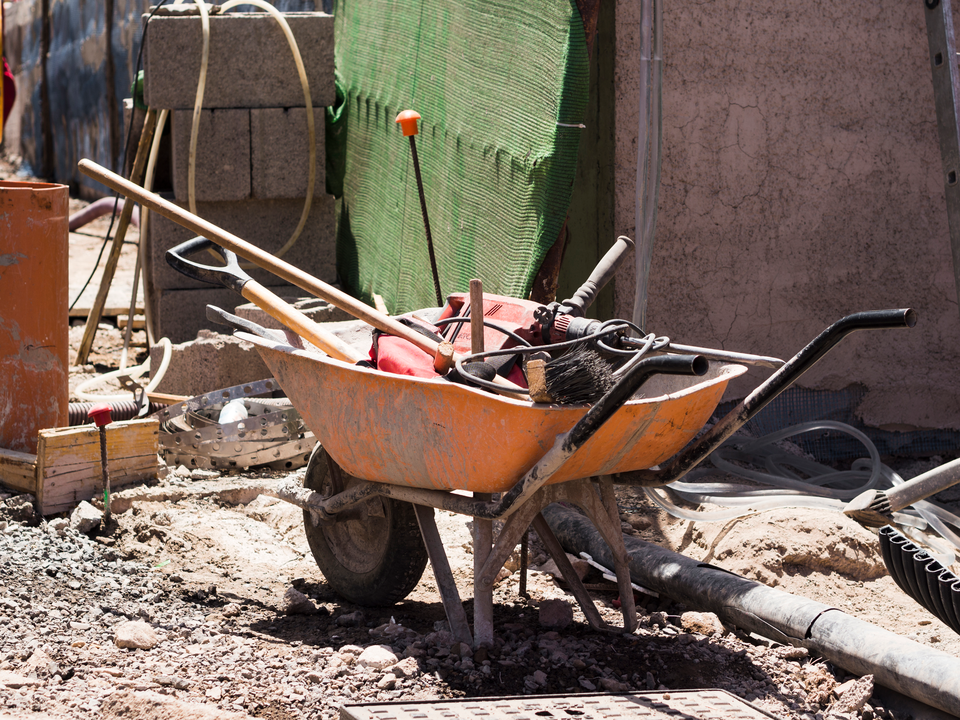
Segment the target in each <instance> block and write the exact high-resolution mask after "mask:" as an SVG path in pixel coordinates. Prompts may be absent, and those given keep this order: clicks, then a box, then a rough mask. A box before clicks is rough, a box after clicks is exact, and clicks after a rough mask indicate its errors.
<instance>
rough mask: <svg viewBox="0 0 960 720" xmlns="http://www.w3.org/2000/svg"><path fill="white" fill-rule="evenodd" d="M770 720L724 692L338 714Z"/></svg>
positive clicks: (479, 702) (379, 707)
mask: <svg viewBox="0 0 960 720" xmlns="http://www.w3.org/2000/svg"><path fill="white" fill-rule="evenodd" d="M772 717H775V716H773V715H771V714H769V713H767V712H765V711H763V710H760V709H759V708H756V707H754V706H753V705H750V704H749V703H747V702H745V701H743V700H741V699H740V698H738V697H736V696H735V695H731V694H730V693H728V692H726V691H723V690H679V691H670V692H649V693H630V694H625V695H606V694H592V695H587V694H585V695H540V696H523V697H500V698H476V699H471V700H435V701H423V702H389V703H361V704H357V705H344V706H343V707H342V708H341V709H340V718H341V720H469V719H470V718H480V719H482V720H547V719H549V718H553V719H554V720H607V718H617V719H618V720H628V719H629V718H643V719H644V720H660V719H661V718H670V720H676V718H684V719H685V720H693V719H694V718H699V719H701V720H714V719H716V720H731V719H732V718H736V719H737V720H769V718H772Z"/></svg>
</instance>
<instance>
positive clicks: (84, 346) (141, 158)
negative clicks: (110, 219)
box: [76, 56, 157, 365]
mask: <svg viewBox="0 0 960 720" xmlns="http://www.w3.org/2000/svg"><path fill="white" fill-rule="evenodd" d="M111 57H112V56H111ZM156 125H157V111H156V110H154V109H153V108H151V109H149V110H147V116H146V117H145V118H144V120H143V130H142V132H141V135H140V144H139V146H138V147H137V156H136V158H135V159H134V161H133V170H132V171H131V174H130V179H131V180H133V182H135V183H142V182H143V173H144V171H145V169H146V167H147V156H148V155H149V154H150V144H151V143H152V142H153V132H154V129H155V128H156ZM132 215H133V203H132V202H125V203H124V204H123V210H122V211H121V212H120V223H119V225H118V226H117V234H116V235H114V237H113V244H112V245H111V246H110V253H109V254H108V255H107V263H106V265H105V266H104V268H103V275H102V276H101V278H100V289H99V290H98V291H97V297H96V299H95V300H94V301H93V307H91V308H90V314H89V315H87V324H86V327H85V328H84V331H83V339H82V340H81V341H80V349H79V350H78V351H77V363H76V364H77V365H86V363H87V358H88V357H89V356H90V350H91V348H93V339H94V337H95V336H96V334H97V326H98V325H99V324H100V318H101V317H103V309H104V307H106V304H107V295H108V294H109V292H110V283H112V282H113V275H114V273H116V271H117V263H119V261H120V251H121V250H122V249H123V239H124V238H125V237H126V235H127V228H128V227H129V226H130V218H131V217H132Z"/></svg>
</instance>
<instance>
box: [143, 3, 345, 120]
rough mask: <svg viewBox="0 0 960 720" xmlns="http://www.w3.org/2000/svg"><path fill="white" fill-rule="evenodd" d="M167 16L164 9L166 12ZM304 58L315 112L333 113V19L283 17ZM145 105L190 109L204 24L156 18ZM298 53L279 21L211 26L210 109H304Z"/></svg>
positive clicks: (256, 16) (256, 18)
mask: <svg viewBox="0 0 960 720" xmlns="http://www.w3.org/2000/svg"><path fill="white" fill-rule="evenodd" d="M164 10H166V9H164ZM284 17H285V18H286V20H287V22H288V24H289V25H290V30H291V31H292V33H293V36H294V38H295V40H296V42H297V46H298V48H299V50H300V56H301V57H302V58H303V64H304V68H305V70H306V74H307V80H308V83H309V86H310V96H311V102H312V103H313V105H314V106H323V105H332V104H333V103H334V99H335V91H334V85H333V16H331V15H326V14H324V13H317V12H304V13H286V14H285V15H284ZM144 38H145V39H144V42H145V46H144V58H143V67H144V97H145V98H146V102H147V105H149V106H150V107H155V108H168V109H188V108H193V105H194V100H195V96H196V91H197V82H198V80H199V77H200V59H201V49H202V44H203V40H202V33H201V28H200V17H199V16H197V15H193V16H191V15H188V14H186V13H183V12H176V11H175V12H173V13H171V14H166V15H161V14H157V15H155V16H154V17H153V18H151V19H150V21H149V23H148V24H147V29H146V34H145V36H144ZM304 106H305V102H304V99H303V89H302V87H301V85H300V78H299V75H298V74H297V68H296V64H295V63H294V59H293V53H292V52H291V50H290V46H289V44H288V43H287V40H286V37H285V35H284V34H283V31H282V29H281V28H280V26H279V24H278V23H277V21H276V20H274V19H273V18H272V17H270V16H269V15H267V14H266V13H227V14H224V15H214V16H212V17H211V18H210V54H209V64H208V69H207V80H206V87H205V89H204V95H203V107H205V108H244V107H304Z"/></svg>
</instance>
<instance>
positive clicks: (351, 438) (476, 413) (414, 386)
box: [243, 333, 746, 493]
mask: <svg viewBox="0 0 960 720" xmlns="http://www.w3.org/2000/svg"><path fill="white" fill-rule="evenodd" d="M243 337H244V339H247V340H249V341H250V342H253V343H255V344H256V345H257V349H258V350H259V352H260V355H261V356H262V357H263V360H264V362H265V363H266V364H267V366H268V367H269V368H270V371H271V372H272V373H273V376H274V377H275V378H276V379H277V382H279V384H280V386H281V387H282V388H283V390H284V392H285V393H286V394H287V397H289V398H290V400H291V402H292V403H293V404H294V406H295V407H296V408H297V410H298V411H299V412H300V414H301V416H302V417H303V419H304V422H305V423H306V425H307V427H308V428H309V429H310V430H311V431H312V432H313V433H314V434H315V435H316V437H317V439H318V440H319V441H320V442H321V444H322V445H323V446H324V448H325V449H326V451H327V452H328V453H329V454H330V456H331V457H332V458H333V460H334V461H336V463H337V464H338V465H339V466H340V467H341V468H342V469H343V470H344V471H346V472H347V473H348V474H350V475H352V476H354V477H357V478H362V479H364V480H370V481H374V482H383V483H390V484H395V485H406V486H410V487H418V488H428V489H436V490H466V491H471V492H481V493H497V492H506V491H507V490H509V489H510V488H511V487H513V486H514V484H516V482H517V481H518V480H519V479H520V478H521V477H522V476H523V475H524V473H526V471H527V470H529V469H530V468H531V467H533V466H534V465H535V464H536V463H537V461H538V460H540V458H541V457H542V456H543V455H544V454H545V453H546V452H547V450H549V449H550V447H551V446H552V445H553V443H554V441H555V440H556V437H557V435H559V434H561V433H564V432H566V431H568V430H569V429H570V428H571V427H573V425H574V424H576V422H577V421H578V420H579V419H580V418H582V417H583V415H584V414H585V413H586V411H587V410H588V409H589V406H587V405H547V404H542V403H533V402H529V401H526V402H525V401H521V400H514V399H511V398H507V397H504V396H501V395H495V394H492V393H488V392H484V391H482V390H479V389H476V388H472V387H467V386H463V385H457V384H454V383H451V382H449V381H447V380H444V379H441V378H436V379H421V378H415V377H410V376H406V375H395V374H390V373H384V372H380V371H377V370H373V369H370V368H363V367H360V366H356V365H349V364H347V363H344V362H341V361H339V360H335V359H333V358H330V357H328V356H326V355H321V354H318V353H314V352H310V351H307V350H301V349H297V348H294V347H291V346H289V345H286V344H283V343H279V342H277V343H273V342H270V341H269V340H264V339H262V338H259V337H255V336H252V335H247V334H246V333H243ZM744 372H746V368H745V367H744V366H742V365H735V364H719V363H712V364H711V369H710V371H709V372H708V373H707V375H705V376H702V377H684V376H675V375H662V376H656V377H654V378H652V379H651V380H649V381H648V382H647V383H646V384H645V385H644V386H643V387H642V388H641V392H640V393H638V394H637V396H635V397H634V398H632V399H631V400H629V401H628V402H627V403H626V404H625V405H624V406H623V407H622V408H621V409H620V410H619V411H618V412H617V413H616V414H615V415H614V416H613V417H612V418H611V420H610V421H609V422H607V423H606V424H605V425H603V427H601V428H600V429H599V430H598V431H597V432H596V434H595V435H594V436H593V437H591V438H590V440H588V441H587V443H586V444H585V445H584V446H583V447H582V448H580V449H579V450H578V451H577V453H576V454H575V455H573V457H571V458H570V459H569V460H568V461H567V462H566V463H565V464H564V466H563V467H562V468H561V469H560V470H559V471H558V472H557V473H556V474H555V475H554V476H553V477H552V478H551V479H550V483H559V482H564V481H567V480H574V479H579V478H588V477H593V476H596V475H606V474H611V473H620V472H627V471H632V470H640V469H646V468H650V467H652V466H654V465H657V464H658V463H661V462H663V461H664V460H666V459H668V458H670V457H671V456H673V455H674V454H675V453H676V452H677V451H679V450H680V449H681V448H682V447H683V446H684V445H686V444H687V443H688V442H689V441H690V440H691V439H692V438H693V437H694V436H695V435H696V434H697V433H698V432H699V431H700V429H701V428H702V427H703V426H704V425H705V424H706V422H707V421H708V420H709V419H710V416H711V415H712V414H713V412H714V410H715V409H716V407H717V405H718V404H719V402H720V399H721V397H722V396H723V393H724V390H725V389H726V387H727V383H728V382H729V381H730V380H731V379H733V378H735V377H737V376H739V375H741V374H742V373H744Z"/></svg>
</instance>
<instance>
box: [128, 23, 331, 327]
mask: <svg viewBox="0 0 960 720" xmlns="http://www.w3.org/2000/svg"><path fill="white" fill-rule="evenodd" d="M186 12H187V13H189V11H186ZM284 17H285V18H286V19H287V21H288V22H289V24H290V27H291V30H292V31H293V33H294V36H295V38H296V40H297V43H298V45H299V48H300V53H301V56H302V58H303V61H304V65H305V68H306V73H307V76H308V78H309V84H310V96H311V102H312V104H313V119H314V130H315V142H316V162H315V171H314V172H315V179H314V191H313V197H312V199H311V206H310V208H309V214H308V216H307V219H306V222H305V224H304V226H303V229H302V231H301V232H300V234H299V236H298V237H297V238H296V239H295V240H294V241H293V243H292V244H290V241H291V239H292V236H293V233H294V231H295V229H296V228H297V226H298V224H299V223H300V220H301V217H302V215H303V213H304V207H305V199H306V196H307V186H308V177H309V140H308V138H309V135H308V124H307V111H306V105H305V100H304V93H303V90H302V87H301V84H300V81H299V78H298V76H297V72H296V69H295V65H294V62H293V59H292V55H291V53H290V49H289V46H288V44H287V41H286V39H285V37H284V35H283V33H282V31H281V29H280V27H279V25H278V24H277V22H276V21H275V20H274V19H273V18H272V17H270V16H269V15H266V14H263V13H249V14H239V13H237V14H233V13H231V14H228V15H225V16H214V17H211V21H210V61H209V69H208V74H207V84H206V88H205V91H204V96H203V109H202V110H201V112H200V117H199V127H198V135H197V147H196V173H195V184H194V192H195V194H194V197H195V200H196V213H197V215H199V216H200V217H202V218H203V219H205V220H207V221H209V222H211V223H213V224H214V225H217V226H219V227H221V228H223V229H224V230H227V231H228V232H231V233H233V234H235V235H237V236H239V237H241V238H243V239H244V240H246V241H248V242H250V243H252V244H254V245H256V246H257V247H259V248H262V249H264V250H266V251H268V252H270V253H273V254H275V255H279V256H282V258H283V260H285V261H287V262H289V263H291V264H293V265H295V266H296V267H298V268H300V269H301V270H303V271H305V272H307V273H309V274H311V275H313V276H315V277H318V278H320V279H322V280H324V281H326V282H329V283H333V282H335V280H336V269H335V268H336V258H335V242H334V237H335V225H336V211H335V206H334V199H333V197H332V196H329V195H327V194H326V193H325V182H324V173H323V169H324V165H325V154H324V143H323V138H324V112H325V108H324V106H325V105H327V104H329V103H331V102H333V99H334V93H333V18H332V17H331V16H329V15H325V14H323V13H288V14H286V15H285V16H284ZM145 38H146V39H145V46H144V96H145V98H146V101H147V103H148V104H149V105H150V106H151V107H155V108H158V109H168V110H170V111H171V113H170V123H171V126H170V145H171V152H170V157H171V161H170V162H171V168H170V173H169V174H170V177H171V178H172V183H171V184H172V187H171V188H170V190H171V191H172V192H171V193H170V194H172V196H173V200H174V202H176V204H178V205H179V206H181V207H183V208H188V204H189V203H188V200H189V189H188V167H189V154H190V134H191V128H192V124H193V105H194V99H195V96H196V82H197V76H198V73H199V58H200V55H201V49H202V40H201V34H200V18H199V16H197V15H190V14H184V12H182V11H179V10H177V11H175V12H174V13H173V14H171V15H166V16H164V15H157V16H155V17H153V18H151V19H150V21H149V24H148V26H147V31H146V34H145ZM147 235H148V241H147V244H148V247H149V252H148V253H147V254H146V256H145V258H144V271H145V275H146V277H147V282H146V284H147V288H148V296H149V298H150V299H149V303H150V309H151V315H152V318H153V322H154V327H155V331H156V336H157V337H164V336H166V337H169V338H170V339H171V341H173V342H184V341H187V340H192V339H193V338H194V337H196V335H197V332H198V330H200V329H201V328H209V329H213V330H218V331H220V332H230V331H229V330H225V329H224V328H222V327H219V326H216V325H214V324H213V323H211V322H210V321H208V320H207V319H206V312H205V306H206V305H207V304H208V303H210V304H215V305H218V306H219V307H222V308H224V309H226V310H233V308H235V307H236V306H237V305H241V304H244V303H245V302H247V301H246V300H244V299H243V298H242V297H240V296H239V295H237V294H236V293H233V292H231V291H228V290H223V289H215V288H212V287H211V286H210V285H207V284H204V283H201V282H199V281H196V280H191V279H190V278H187V277H186V276H184V275H181V274H180V273H178V272H177V271H176V270H174V269H173V268H172V267H170V266H169V265H168V263H167V262H166V259H165V254H166V252H167V250H169V249H170V248H172V247H174V246H175V245H178V244H180V243H182V242H184V241H185V240H189V239H190V238H192V237H193V236H194V233H192V232H191V231H189V230H187V229H185V228H183V227H181V226H180V225H178V224H177V223H174V222H173V221H170V220H168V219H166V218H164V217H162V216H159V215H157V214H156V213H154V214H151V220H150V222H149V223H148V226H147ZM197 260H199V261H201V262H207V261H213V258H212V257H209V256H203V257H199V258H197ZM247 272H248V273H249V274H250V275H251V276H253V277H254V278H255V279H256V280H258V281H259V282H261V283H262V284H264V285H266V286H267V287H270V288H271V289H273V290H274V291H275V292H277V294H280V295H292V296H302V295H303V292H302V291H301V290H299V289H295V288H291V287H290V286H288V285H284V284H283V283H282V282H281V281H280V280H278V278H276V277H275V276H273V275H271V274H270V273H268V272H266V271H264V270H260V269H258V268H248V269H247Z"/></svg>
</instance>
